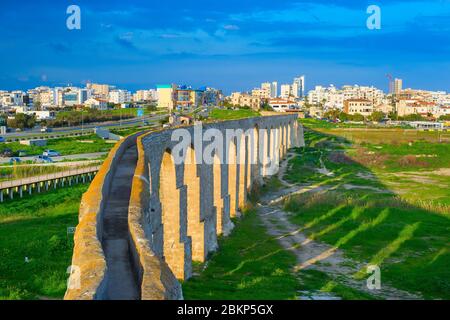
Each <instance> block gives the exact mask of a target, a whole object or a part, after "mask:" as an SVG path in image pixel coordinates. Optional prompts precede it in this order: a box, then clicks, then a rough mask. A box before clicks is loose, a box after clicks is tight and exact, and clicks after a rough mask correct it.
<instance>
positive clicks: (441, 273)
mask: <svg viewBox="0 0 450 320" xmlns="http://www.w3.org/2000/svg"><path fill="white" fill-rule="evenodd" d="M305 141H306V146H305V147H304V148H299V149H296V150H295V153H296V154H297V156H296V157H294V158H292V159H291V160H290V168H289V170H288V171H287V173H286V175H285V180H287V181H288V182H289V183H296V184H314V185H320V186H321V187H322V190H320V191H319V192H316V193H311V192H306V193H303V194H299V195H295V196H292V197H291V198H290V199H288V200H287V201H286V203H285V209H286V210H287V211H290V212H291V213H292V216H291V221H292V222H293V223H295V224H297V225H299V226H301V227H300V228H299V231H304V232H305V233H306V234H307V235H308V237H309V238H310V239H314V240H318V241H322V242H325V243H327V244H329V245H330V246H331V249H329V250H328V251H327V252H322V253H321V255H319V256H317V257H315V258H313V259H312V261H309V262H307V263H306V265H305V266H303V267H302V266H297V267H298V269H300V270H301V269H304V268H305V267H307V266H309V265H311V264H314V263H317V261H320V260H322V259H326V258H327V257H330V256H331V255H332V254H333V253H334V252H335V250H337V249H342V250H343V252H344V253H345V254H346V255H347V256H349V257H350V258H352V259H354V260H355V261H361V262H363V261H367V264H366V265H365V266H364V267H363V268H362V269H360V270H358V272H356V273H355V274H354V275H352V276H353V277H354V278H355V279H364V278H366V277H367V276H369V275H368V274H367V273H366V267H367V266H368V265H378V266H379V267H380V268H381V274H382V279H383V281H385V282H386V283H389V284H391V285H392V286H393V287H395V288H398V289H402V290H405V291H408V292H411V293H416V294H419V295H422V296H423V297H424V298H447V299H448V298H449V297H450V280H449V279H450V269H449V268H448V265H450V252H449V250H448V248H449V245H448V244H449V243H450V240H449V234H450V233H449V231H450V220H449V217H450V216H449V214H450V212H446V209H445V207H444V210H442V207H441V206H436V207H435V208H436V210H429V206H428V207H427V208H424V207H419V206H416V205H414V204H411V203H408V202H406V201H404V200H403V199H401V197H399V196H398V195H396V194H395V193H394V192H392V191H391V190H389V189H388V188H387V187H386V186H385V185H384V184H383V183H382V182H381V181H380V180H379V179H378V178H377V177H376V175H375V174H374V173H373V172H371V171H370V169H368V168H367V167H365V166H363V165H362V164H360V163H358V162H356V161H354V160H353V159H352V158H350V157H349V156H347V155H346V153H345V148H346V147H345V146H349V145H351V143H350V142H349V141H348V140H346V139H344V138H342V137H337V136H333V135H329V134H324V133H319V132H316V131H313V130H305ZM324 155H325V157H324V159H322V161H320V159H319V157H320V156H322V157H323V156H324ZM373 156H374V157H376V155H375V154H374V155H373ZM322 162H323V163H322ZM320 166H325V167H326V171H325V170H321V172H331V173H332V176H331V177H330V175H324V174H322V173H321V172H319V170H317V168H320ZM417 196H418V197H420V196H421V195H420V194H418V195H417Z"/></svg>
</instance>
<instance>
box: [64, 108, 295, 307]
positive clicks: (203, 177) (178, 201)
mask: <svg viewBox="0 0 450 320" xmlns="http://www.w3.org/2000/svg"><path fill="white" fill-rule="evenodd" d="M199 128H200V127H199V126H189V127H183V129H185V130H187V131H188V132H189V133H190V134H191V136H194V131H195V132H196V133H197V134H198V133H199V131H198V130H199ZM212 128H213V129H215V130H216V132H220V133H222V134H221V135H217V137H221V138H222V139H224V141H223V144H222V145H223V146H224V150H216V152H215V154H214V162H213V163H211V164H207V163H203V162H199V161H196V159H197V155H198V154H199V153H198V152H200V150H198V148H199V147H198V146H197V145H196V144H193V145H192V146H191V147H189V148H188V149H187V151H188V152H187V155H188V156H190V158H191V159H194V161H191V163H176V161H175V157H174V155H173V154H172V153H173V152H174V151H173V150H174V147H175V146H176V145H177V144H178V142H179V141H172V134H173V132H174V130H176V129H170V130H161V131H155V132H150V133H144V134H142V135H136V136H133V137H130V138H127V140H125V142H122V143H121V144H119V145H118V146H116V147H115V148H114V150H113V151H112V152H111V154H110V155H109V157H108V159H107V161H106V162H105V164H104V165H103V167H102V168H101V170H100V172H99V174H98V175H97V177H96V179H95V180H94V182H93V185H92V186H91V187H90V188H89V190H88V192H87V193H86V194H85V195H84V196H83V200H82V206H81V209H80V224H79V226H78V227H77V234H76V237H75V250H74V257H73V264H75V265H80V266H81V288H80V289H78V290H74V289H68V290H67V293H66V297H65V298H66V299H107V298H108V297H105V296H104V295H103V294H102V288H103V286H104V285H105V282H106V281H108V270H106V265H105V262H104V257H102V251H101V230H100V231H99V230H96V229H98V227H97V225H99V221H100V220H101V219H102V201H104V200H103V199H104V197H107V194H105V193H107V189H108V187H107V185H109V184H110V183H111V181H108V177H109V176H110V174H109V171H110V170H114V159H116V157H117V153H118V152H119V151H120V150H122V149H123V148H124V146H123V145H124V144H125V143H126V144H127V145H128V144H132V143H136V145H137V151H138V160H137V164H136V170H135V173H134V177H133V180H132V181H133V182H132V189H131V197H130V202H129V209H128V228H129V233H130V241H129V247H130V251H131V253H132V254H131V255H132V257H131V259H132V260H133V261H132V265H133V266H134V268H135V269H136V270H135V271H134V272H135V274H136V278H137V283H138V284H139V286H140V298H141V299H181V298H182V292H181V286H180V284H179V283H178V281H177V280H176V279H180V280H184V279H188V278H189V277H190V276H191V274H192V261H199V262H203V261H205V260H206V258H207V256H208V254H210V253H211V252H213V251H215V250H217V247H218V245H217V236H218V235H221V234H224V235H227V234H228V233H229V232H230V231H231V229H232V228H233V224H232V222H231V220H230V218H231V217H234V216H236V215H237V214H238V212H239V209H240V208H243V207H244V206H245V203H246V199H247V195H248V193H249V192H250V191H251V189H252V186H253V184H254V183H259V182H260V181H261V180H262V177H263V176H266V175H271V174H274V173H275V172H271V170H272V168H270V167H269V165H268V164H269V162H270V161H273V160H274V159H281V158H282V157H284V155H285V154H286V152H287V149H289V148H292V147H298V146H300V145H302V142H303V131H302V129H301V126H299V124H298V121H297V116H296V115H278V116H267V117H256V118H248V119H241V120H233V121H223V122H214V123H207V124H203V125H202V127H201V129H202V130H203V131H200V133H203V132H205V131H207V130H208V129H212ZM227 129H241V130H243V131H244V132H246V133H251V134H249V135H237V136H235V137H227V134H226V130H227ZM196 130H197V131H196ZM228 138H229V139H228ZM192 141H194V139H193V140H192ZM208 145H209V143H208V142H203V143H202V145H201V146H200V148H201V154H203V152H205V151H206V148H208ZM121 146H122V147H121ZM121 148H122V149H121ZM196 148H197V150H196ZM208 151H209V150H208ZM217 152H218V154H217ZM260 155H263V159H260ZM227 159H228V160H227ZM252 159H256V160H252ZM230 160H231V161H230ZM97 178H98V179H97ZM99 195H102V196H99ZM86 208H89V209H86ZM86 212H89V213H88V214H87V213H86Z"/></svg>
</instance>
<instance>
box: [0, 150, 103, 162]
mask: <svg viewBox="0 0 450 320" xmlns="http://www.w3.org/2000/svg"><path fill="white" fill-rule="evenodd" d="M106 154H108V152H94V153H81V154H71V155H67V156H60V157H52V160H53V161H54V162H61V161H64V160H65V161H68V160H69V161H70V160H72V161H77V160H79V159H83V160H95V159H98V158H101V157H102V156H104V155H106ZM34 158H36V156H26V157H20V160H21V161H22V162H25V161H33V160H34ZM10 160H11V158H8V157H5V158H0V164H5V163H9V161H10ZM63 163H64V162H63ZM53 164H54V163H50V165H53ZM19 165H20V164H19ZM39 165H43V163H40V164H39Z"/></svg>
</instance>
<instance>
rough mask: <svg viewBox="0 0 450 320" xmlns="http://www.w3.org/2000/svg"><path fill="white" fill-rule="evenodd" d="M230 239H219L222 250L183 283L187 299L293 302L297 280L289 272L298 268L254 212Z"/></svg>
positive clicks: (238, 226)
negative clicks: (283, 300)
mask: <svg viewBox="0 0 450 320" xmlns="http://www.w3.org/2000/svg"><path fill="white" fill-rule="evenodd" d="M235 223H236V228H235V229H234V230H233V232H232V234H231V235H230V236H229V237H228V238H224V239H220V244H219V245H220V250H219V251H218V252H217V253H215V254H214V255H213V256H212V257H211V259H210V260H209V261H208V262H207V266H206V269H205V270H204V271H203V272H201V270H202V269H203V268H204V267H205V266H204V265H198V264H197V265H195V266H194V272H197V273H200V275H197V276H195V277H193V278H191V279H190V280H188V281H186V282H185V283H183V294H184V297H185V299H188V300H191V299H219V300H228V299H251V300H260V299H261V300H262V299H293V298H295V296H296V291H297V290H298V281H297V280H296V278H295V276H294V275H293V274H292V273H291V272H290V270H291V268H292V267H293V266H294V265H295V261H296V259H295V257H294V256H293V254H292V253H290V252H287V251H285V250H283V249H282V248H281V246H280V244H279V243H278V242H277V240H275V239H273V238H271V237H270V236H268V235H267V233H266V231H265V228H264V226H262V225H261V221H260V219H259V217H258V216H257V215H256V213H255V211H254V210H250V211H248V212H246V213H245V215H244V217H243V218H242V219H240V220H237V221H235ZM260 243H264V245H259V244H260Z"/></svg>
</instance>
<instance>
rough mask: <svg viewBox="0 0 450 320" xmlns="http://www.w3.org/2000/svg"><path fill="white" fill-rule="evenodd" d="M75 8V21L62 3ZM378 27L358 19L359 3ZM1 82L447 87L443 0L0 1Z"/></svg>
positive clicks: (449, 52)
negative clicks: (70, 25) (373, 14)
mask: <svg viewBox="0 0 450 320" xmlns="http://www.w3.org/2000/svg"><path fill="white" fill-rule="evenodd" d="M72 4H76V5H78V6H79V7H80V8H81V30H72V31H71V30H68V29H67V28H66V19H67V17H68V15H67V14H66V9H67V7H68V6H69V5H72ZM370 4H376V5H379V6H380V8H381V29H380V30H369V29H367V27H366V20H367V18H368V16H369V15H368V14H367V13H366V9H367V7H368V5H370ZM0 37H1V41H0V89H9V90H11V89H27V88H31V87H34V86H37V85H64V84H68V83H72V84H74V85H79V84H82V83H85V82H86V81H93V82H105V83H111V84H115V85H117V86H121V87H125V88H128V89H130V90H136V89H141V88H151V87H154V86H155V84H157V83H169V82H174V83H186V84H192V85H194V86H201V85H210V86H215V87H219V88H222V89H224V90H225V91H226V92H231V91H234V90H248V89H251V88H253V87H255V86H258V85H259V84H260V83H261V82H264V81H273V80H278V81H279V83H284V82H290V81H291V80H292V78H293V77H294V76H298V75H301V74H305V75H306V83H307V88H312V86H314V85H317V84H323V85H327V84H335V85H339V86H340V85H343V84H355V83H358V84H364V85H375V86H378V87H380V88H382V89H384V90H387V79H386V74H387V73H390V74H393V75H394V76H397V77H400V78H403V79H404V86H407V87H413V88H419V87H420V88H424V89H433V90H438V89H439V90H446V91H450V0H435V1H419V0H415V1H406V0H393V1H344V0H336V1H324V0H316V1H314V0H294V1H289V0H257V1H254V0H227V1H212V0H191V1H179V0H172V1H161V0H127V1H125V0H121V1H118V0H71V1H66V0H58V1H55V0H23V1H20V2H19V1H12V0H1V3H0Z"/></svg>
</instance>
